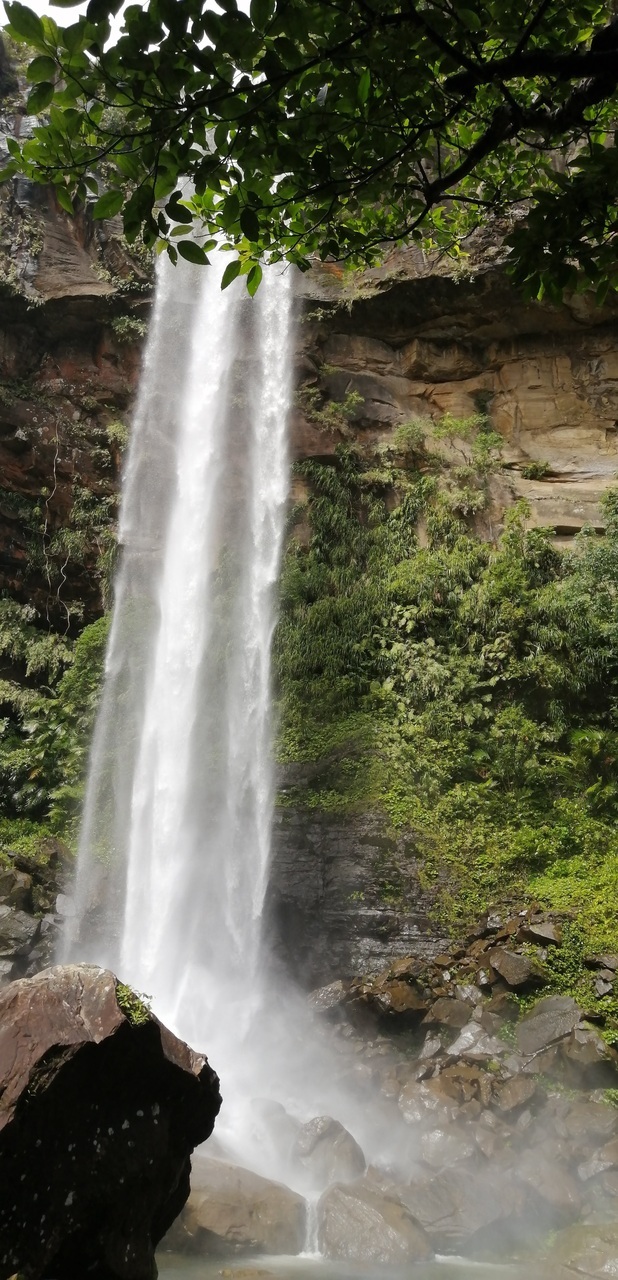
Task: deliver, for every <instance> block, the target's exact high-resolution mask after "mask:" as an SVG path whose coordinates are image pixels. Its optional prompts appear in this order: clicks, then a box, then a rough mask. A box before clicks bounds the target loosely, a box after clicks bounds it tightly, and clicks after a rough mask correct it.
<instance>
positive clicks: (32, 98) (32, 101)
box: [26, 80, 55, 116]
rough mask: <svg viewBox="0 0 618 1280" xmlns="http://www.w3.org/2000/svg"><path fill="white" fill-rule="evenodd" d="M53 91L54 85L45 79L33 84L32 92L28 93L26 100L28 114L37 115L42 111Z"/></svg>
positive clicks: (50, 98)
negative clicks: (40, 82)
mask: <svg viewBox="0 0 618 1280" xmlns="http://www.w3.org/2000/svg"><path fill="white" fill-rule="evenodd" d="M54 93H55V87H54V85H53V84H50V83H49V81H47V80H44V81H43V83H42V84H37V85H35V87H34V89H33V90H32V93H29V94H28V101H27V102H26V110H27V112H28V115H31V116H38V115H39V113H40V112H41V111H44V110H45V108H46V107H48V106H49V104H50V102H51V100H52V98H53V96H54Z"/></svg>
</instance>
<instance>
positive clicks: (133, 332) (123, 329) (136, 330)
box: [110, 316, 148, 342]
mask: <svg viewBox="0 0 618 1280" xmlns="http://www.w3.org/2000/svg"><path fill="white" fill-rule="evenodd" d="M110 324H111V328H112V330H113V332H114V337H115V338H116V341H117V342H140V341H141V339H142V338H144V337H145V336H146V332H147V329H148V326H147V324H146V322H145V320H137V319H136V318H135V316H114V318H113V320H111V321H110Z"/></svg>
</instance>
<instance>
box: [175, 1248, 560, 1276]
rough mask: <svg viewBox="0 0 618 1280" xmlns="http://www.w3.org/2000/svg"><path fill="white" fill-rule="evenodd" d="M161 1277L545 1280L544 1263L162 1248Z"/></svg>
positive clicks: (547, 1274)
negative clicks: (227, 1256) (386, 1263)
mask: <svg viewBox="0 0 618 1280" xmlns="http://www.w3.org/2000/svg"><path fill="white" fill-rule="evenodd" d="M157 1262H158V1265H159V1275H160V1277H161V1280H270V1278H272V1280H404V1277H405V1280H548V1276H549V1272H548V1270H547V1269H546V1268H545V1267H543V1265H542V1263H538V1264H537V1263H526V1264H525V1265H523V1264H522V1265H515V1264H511V1265H502V1266H501V1265H497V1264H495V1263H490V1262H471V1261H469V1260H468V1259H466V1258H438V1259H436V1260H435V1261H434V1262H423V1263H418V1264H416V1265H411V1264H410V1263H407V1264H405V1265H404V1266H402V1267H395V1266H393V1267H381V1266H379V1265H377V1264H375V1263H370V1264H367V1266H366V1267H363V1266H360V1265H359V1264H358V1263H346V1262H330V1261H328V1259H326V1258H321V1257H314V1256H310V1255H303V1254H301V1255H300V1256H298V1257H280V1256H278V1257H265V1256H264V1255H261V1256H260V1257H257V1258H235V1259H233V1260H227V1261H226V1260H223V1259H221V1258H217V1259H213V1258H187V1257H183V1256H181V1255H179V1254H172V1253H164V1254H160V1255H159V1256H158V1258H157Z"/></svg>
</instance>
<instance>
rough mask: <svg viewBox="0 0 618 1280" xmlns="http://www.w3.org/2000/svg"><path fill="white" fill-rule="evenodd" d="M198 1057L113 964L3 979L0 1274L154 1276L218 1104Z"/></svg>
mask: <svg viewBox="0 0 618 1280" xmlns="http://www.w3.org/2000/svg"><path fill="white" fill-rule="evenodd" d="M220 1102H221V1099H220V1096H219V1089H218V1080H217V1077H216V1075H215V1073H214V1072H213V1071H212V1069H211V1068H210V1067H209V1065H208V1063H207V1061H206V1059H205V1058H204V1057H201V1056H200V1055H198V1054H197V1053H194V1052H193V1050H191V1049H189V1048H188V1046H187V1045H185V1044H183V1042H182V1041H180V1040H178V1039H176V1037H175V1036H174V1035H172V1034H171V1032H169V1031H168V1030H167V1029H166V1028H165V1027H163V1026H162V1025H161V1023H159V1022H158V1021H157V1019H156V1018H154V1017H153V1016H152V1015H150V1014H149V1012H148V1010H147V1009H146V1008H145V1007H144V1006H143V1004H141V1002H140V1001H139V999H137V998H136V997H134V996H133V995H132V994H131V993H128V992H127V989H126V988H124V989H123V988H119V986H118V983H117V980H116V979H115V977H114V976H113V974H112V973H110V972H108V971H106V970H103V969H99V968H96V967H95V966H92V965H64V966H57V967H55V968H51V969H47V970H44V971H43V972H42V973H39V974H37V975H36V977H33V978H27V979H20V980H18V981H16V982H12V983H10V984H9V985H8V986H7V987H5V988H3V990H2V991H0V1280H7V1278H8V1277H10V1276H12V1275H14V1274H15V1273H16V1272H19V1273H23V1274H24V1275H26V1276H27V1277H28V1280H39V1278H41V1280H42V1278H43V1277H53V1280H78V1277H79V1280H83V1277H84V1276H88V1277H91V1278H92V1280H153V1278H154V1276H156V1267H155V1263H154V1248H155V1246H156V1244H157V1243H158V1241H159V1240H160V1239H161V1237H162V1236H163V1235H164V1233H165V1232H166V1231H167V1230H168V1228H169V1226H170V1225H171V1223H172V1222H173V1221H174V1219H175V1218H176V1216H177V1214H178V1213H179V1212H180V1210H181V1208H182V1206H183V1205H184V1203H185V1201H186V1199H187V1196H188V1194H189V1173H190V1154H191V1151H192V1150H193V1148H194V1147H195V1146H196V1145H197V1144H198V1143H201V1142H203V1141H204V1140H205V1139H206V1138H207V1137H209V1135H210V1133H211V1132H212V1128H213V1125H214V1121H215V1117H216V1115H217V1113H218V1110H219V1106H220Z"/></svg>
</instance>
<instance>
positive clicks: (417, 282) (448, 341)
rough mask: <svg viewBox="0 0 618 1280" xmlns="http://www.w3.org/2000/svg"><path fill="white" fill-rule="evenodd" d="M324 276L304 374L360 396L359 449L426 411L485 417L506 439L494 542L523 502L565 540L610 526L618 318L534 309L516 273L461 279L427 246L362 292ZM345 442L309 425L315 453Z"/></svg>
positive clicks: (300, 445)
mask: <svg viewBox="0 0 618 1280" xmlns="http://www.w3.org/2000/svg"><path fill="white" fill-rule="evenodd" d="M313 274H314V276H315V280H312V281H311V284H310V286H309V285H308V286H307V288H308V289H309V288H310V289H311V292H312V293H313V294H315V295H317V296H316V302H315V306H314V307H313V308H312V306H311V302H310V301H308V302H307V307H306V311H305V322H304V324H303V355H304V375H305V377H306V379H307V381H308V382H309V383H310V384H314V385H316V386H318V387H319V388H320V389H323V390H324V392H325V393H326V395H328V396H329V397H331V398H332V399H335V400H338V401H342V400H343V398H344V397H345V395H346V394H348V393H349V392H356V393H357V396H358V403H357V406H356V408H355V410H354V412H353V415H352V420H351V421H352V430H353V435H354V440H355V443H359V444H360V445H361V447H363V446H364V447H365V448H367V449H370V448H375V446H376V444H379V443H383V442H386V441H387V440H388V438H389V433H392V431H393V429H394V428H395V427H396V426H397V425H398V424H400V423H401V422H402V421H404V420H406V419H410V418H413V417H430V418H434V419H436V418H440V417H441V416H442V415H444V414H451V415H453V417H455V418H461V417H466V416H467V415H469V414H472V413H475V412H478V411H479V410H481V411H483V412H486V413H487V414H488V416H489V420H490V424H491V426H492V428H493V429H494V430H495V431H497V432H499V434H500V435H501V436H502V437H503V440H504V448H503V452H502V463H503V467H502V469H501V471H500V474H499V476H497V477H494V479H493V481H492V490H491V503H490V506H489V509H488V511H487V512H486V515H485V532H486V534H487V536H495V534H496V532H497V530H498V528H499V524H500V520H501V517H502V515H503V512H504V510H505V508H506V507H507V506H509V505H511V504H512V503H513V502H514V501H516V500H517V499H518V498H520V497H524V498H526V499H527V500H528V502H529V503H530V506H531V517H530V523H531V524H537V525H544V526H550V527H552V528H553V529H554V530H555V532H556V535H557V536H558V537H559V538H562V539H564V538H569V537H572V536H573V535H574V534H575V533H577V532H578V531H579V530H580V529H581V528H582V526H583V525H584V524H591V525H593V526H594V527H597V528H598V527H601V526H602V521H601V518H600V514H599V508H598V500H599V497H600V495H601V494H602V493H603V492H604V490H605V489H607V488H608V487H609V485H610V484H612V482H613V481H614V480H615V478H616V474H617V472H618V425H617V424H618V317H617V315H616V312H615V310H613V309H612V308H611V307H609V306H605V307H597V306H596V304H595V303H594V300H592V299H590V298H582V297H579V296H578V297H574V298H572V299H570V300H568V301H566V302H565V303H564V305H562V306H559V307H558V306H550V305H548V304H542V303H538V302H529V303H526V302H524V301H522V299H521V297H520V296H519V295H518V294H517V293H516V292H515V291H514V290H513V289H512V287H511V286H510V284H509V282H508V278H507V276H506V273H505V270H504V267H503V266H499V267H492V266H491V265H489V263H488V260H487V259H485V261H484V262H483V263H481V264H479V265H478V267H477V268H476V269H475V271H474V272H472V273H471V274H470V276H466V277H461V278H459V279H457V278H454V277H452V276H448V275H443V274H440V273H438V272H437V271H436V270H435V269H434V271H428V270H427V268H426V267H423V264H422V263H419V261H418V251H416V250H414V251H410V252H409V253H408V252H405V251H399V252H398V253H397V254H395V255H393V258H392V260H391V263H390V266H389V264H388V263H387V264H386V266H385V267H384V268H382V269H381V271H379V272H377V271H376V272H367V273H365V274H364V275H363V276H362V277H360V279H359V281H358V283H357V284H356V285H354V284H353V283H352V284H351V283H349V282H348V283H346V282H345V281H344V280H343V279H342V280H338V279H337V277H336V276H333V274H332V271H325V270H324V268H321V269H319V268H316V270H315V272H314V273H313ZM303 285H304V282H303ZM341 438H342V436H341V433H340V432H339V433H338V432H337V431H336V430H335V431H332V430H331V431H330V432H327V431H325V430H324V428H323V427H322V428H321V429H320V428H319V427H316V426H315V424H312V423H311V421H310V420H307V418H306V417H305V418H304V419H303V418H299V420H298V421H297V424H296V436H295V445H296V450H297V452H298V454H299V455H301V456H306V455H307V454H309V455H317V456H328V455H329V454H331V453H333V452H334V449H335V445H336V443H337V442H338V440H340V439H341ZM446 460H447V461H448V460H449V459H448V455H447V458H446ZM533 464H537V465H536V467H535V466H534V465H533ZM526 472H528V474H526ZM530 472H532V473H535V472H536V474H537V475H539V478H533V475H531V474H530Z"/></svg>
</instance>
